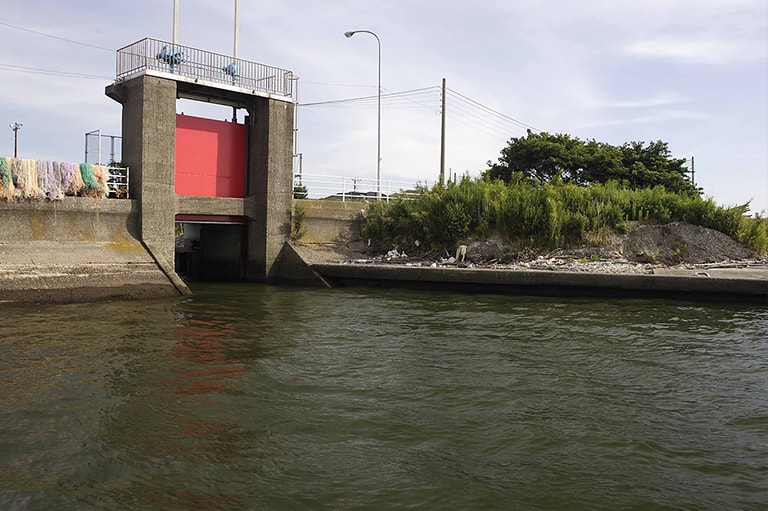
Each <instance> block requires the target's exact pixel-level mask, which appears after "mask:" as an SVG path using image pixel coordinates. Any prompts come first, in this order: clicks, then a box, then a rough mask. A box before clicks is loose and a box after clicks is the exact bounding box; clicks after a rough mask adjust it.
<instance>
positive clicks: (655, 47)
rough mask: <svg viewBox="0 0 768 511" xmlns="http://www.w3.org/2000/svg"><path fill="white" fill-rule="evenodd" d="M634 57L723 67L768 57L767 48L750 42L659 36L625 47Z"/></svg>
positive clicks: (704, 37)
mask: <svg viewBox="0 0 768 511" xmlns="http://www.w3.org/2000/svg"><path fill="white" fill-rule="evenodd" d="M625 53H626V54H627V55H629V56H632V57H639V58H650V59H666V60H675V61H681V62H687V63H693V64H722V63H729V62H733V61H740V60H751V59H756V58H761V57H764V56H765V51H764V48H763V47H762V46H761V47H755V46H752V45H750V44H748V43H747V42H746V41H738V40H728V41H726V40H722V39H716V38H709V37H707V36H698V37H688V38H684V37H674V36H672V37H670V36H666V37H657V38H653V39H646V40H643V41H637V42H634V43H632V44H630V45H629V46H627V47H626V48H625Z"/></svg>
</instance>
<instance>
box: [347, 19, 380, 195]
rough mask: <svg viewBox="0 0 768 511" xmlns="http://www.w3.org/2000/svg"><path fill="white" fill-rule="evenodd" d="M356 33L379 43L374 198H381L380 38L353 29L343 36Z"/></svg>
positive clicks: (367, 32) (365, 31)
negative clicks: (374, 39) (371, 37)
mask: <svg viewBox="0 0 768 511" xmlns="http://www.w3.org/2000/svg"><path fill="white" fill-rule="evenodd" d="M357 33H361V34H371V35H372V36H373V37H375V38H376V42H377V43H379V86H378V134H377V137H376V198H378V199H381V39H379V36H377V35H376V34H374V33H373V32H371V31H370V30H353V31H351V32H344V36H346V37H347V38H350V37H352V36H353V35H355V34H357Z"/></svg>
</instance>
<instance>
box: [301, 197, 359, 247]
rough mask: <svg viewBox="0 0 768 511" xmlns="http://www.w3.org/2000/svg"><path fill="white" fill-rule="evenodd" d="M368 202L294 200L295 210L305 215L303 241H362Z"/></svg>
mask: <svg viewBox="0 0 768 511" xmlns="http://www.w3.org/2000/svg"><path fill="white" fill-rule="evenodd" d="M365 205H366V203H365V202H359V201H344V202H342V201H336V200H312V199H295V200H294V201H293V207H294V215H295V214H296V209H297V208H300V209H302V210H304V213H305V214H306V216H305V218H304V221H303V223H302V227H304V229H305V231H304V235H303V236H302V238H301V240H302V241H304V242H307V243H332V242H335V243H338V242H354V241H360V239H361V232H360V230H361V229H362V226H363V212H364V210H365Z"/></svg>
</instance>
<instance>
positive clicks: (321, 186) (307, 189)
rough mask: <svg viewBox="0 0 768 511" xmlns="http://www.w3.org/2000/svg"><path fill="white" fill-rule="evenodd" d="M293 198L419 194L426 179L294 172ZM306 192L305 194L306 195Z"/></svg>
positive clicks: (344, 198)
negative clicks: (405, 179)
mask: <svg viewBox="0 0 768 511" xmlns="http://www.w3.org/2000/svg"><path fill="white" fill-rule="evenodd" d="M293 186H294V198H299V199H300V198H306V199H328V200H340V201H348V200H349V201H352V200H385V201H389V200H391V199H395V198H413V197H417V196H418V195H419V194H420V193H421V190H420V188H421V187H422V186H426V183H423V184H422V183H413V182H408V181H393V180H384V179H382V180H381V183H377V181H376V180H375V179H365V178H360V177H347V176H327V175H320V174H295V175H294V176H293ZM304 195H306V196H304Z"/></svg>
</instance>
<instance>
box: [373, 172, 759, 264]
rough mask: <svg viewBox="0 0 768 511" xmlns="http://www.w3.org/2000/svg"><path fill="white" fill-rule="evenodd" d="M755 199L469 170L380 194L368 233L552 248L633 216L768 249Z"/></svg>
mask: <svg viewBox="0 0 768 511" xmlns="http://www.w3.org/2000/svg"><path fill="white" fill-rule="evenodd" d="M747 208H748V205H747V204H745V205H742V206H736V207H731V208H723V207H721V206H718V205H717V204H715V203H714V201H713V200H712V199H702V198H700V197H699V196H697V195H680V194H677V193H673V192H670V191H667V190H666V189H665V188H664V187H662V186H656V187H654V188H646V189H641V190H630V189H628V188H625V187H623V186H621V185H620V184H619V183H616V182H608V183H606V184H595V185H591V186H587V187H583V186H578V185H576V184H573V183H564V182H562V181H559V180H553V181H552V182H549V183H545V184H535V183H534V184H532V183H531V182H530V181H527V180H523V179H512V180H511V181H510V182H509V183H503V182H501V181H498V180H489V179H477V180H472V179H470V178H469V177H466V176H465V177H464V178H463V179H462V180H461V181H460V182H459V183H449V184H448V185H447V186H445V187H440V186H436V187H434V188H432V189H424V190H422V193H421V195H419V196H418V197H417V198H415V199H410V200H408V199H396V200H393V201H391V202H388V203H387V202H383V201H378V202H373V203H371V204H370V205H369V206H368V210H367V215H366V217H367V220H366V223H365V225H364V227H363V235H364V236H365V237H366V238H367V239H370V240H371V241H372V242H373V243H377V244H379V245H381V246H391V245H392V244H397V245H401V246H403V247H406V246H409V245H412V244H414V243H415V241H416V240H420V241H421V242H424V243H426V244H427V245H428V246H431V247H433V248H435V249H437V248H446V247H448V246H450V245H453V244H455V243H456V242H458V241H460V240H462V239H466V238H468V237H472V236H489V235H494V236H499V237H501V238H503V239H506V240H508V241H512V242H514V241H517V242H519V244H520V245H521V246H530V245H532V246H535V247H539V248H553V247H561V246H566V245H580V244H584V243H586V242H588V241H589V240H594V239H598V238H600V239H602V238H604V236H605V233H606V230H613V231H618V232H622V233H626V232H628V231H629V226H628V222H631V221H637V222H642V223H655V224H663V223H668V222H674V221H683V222H688V223H691V224H694V225H701V226H704V227H709V228H711V229H716V230H718V231H720V232H723V233H725V234H728V235H730V236H731V237H733V238H734V239H737V240H738V241H740V242H741V243H743V244H745V245H746V246H748V247H750V248H752V249H754V250H756V251H757V252H758V253H761V254H765V253H766V251H768V234H767V230H768V219H765V218H761V217H759V216H758V217H757V218H749V217H746V216H744V214H745V212H746V211H747Z"/></svg>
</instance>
